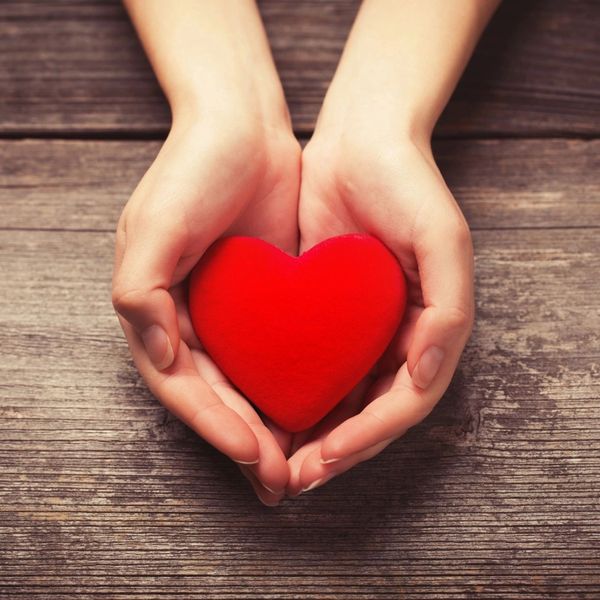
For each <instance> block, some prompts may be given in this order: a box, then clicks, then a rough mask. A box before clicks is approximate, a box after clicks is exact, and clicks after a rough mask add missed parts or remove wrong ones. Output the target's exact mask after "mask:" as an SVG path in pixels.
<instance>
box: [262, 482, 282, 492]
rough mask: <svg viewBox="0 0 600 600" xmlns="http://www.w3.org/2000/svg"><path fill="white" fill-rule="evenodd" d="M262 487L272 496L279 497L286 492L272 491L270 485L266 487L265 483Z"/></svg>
mask: <svg viewBox="0 0 600 600" xmlns="http://www.w3.org/2000/svg"><path fill="white" fill-rule="evenodd" d="M262 486H263V487H264V488H265V490H267V492H271V494H277V495H279V494H282V493H283V492H284V490H279V491H276V490H272V489H271V488H270V487H269V486H268V485H266V484H265V483H263V484H262Z"/></svg>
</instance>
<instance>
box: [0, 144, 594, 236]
mask: <svg viewBox="0 0 600 600" xmlns="http://www.w3.org/2000/svg"><path fill="white" fill-rule="evenodd" d="M159 148H160V142H147V141H146V142H144V141H107V142H104V143H102V144H98V143H96V142H94V141H64V140H54V141H39V140H24V141H5V142H0V165H2V170H3V172H4V174H0V195H1V196H2V203H0V226H2V227H5V228H11V229H14V228H17V229H18V228H36V229H68V230H73V229H75V230H81V229H83V230H85V229H90V230H101V231H112V230H113V229H114V227H115V226H116V222H117V219H118V217H119V213H120V212H121V209H122V207H123V204H124V203H125V201H126V200H127V198H128V196H129V194H130V193H131V192H132V191H133V189H134V187H135V185H136V184H137V182H138V181H139V179H140V178H141V176H142V175H143V173H144V171H145V170H146V169H147V168H148V167H149V166H150V164H151V162H152V160H153V158H154V157H155V156H156V154H157V153H158V150H159ZM434 148H435V152H436V157H437V159H438V161H439V164H440V167H441V169H442V172H443V173H444V175H445V176H446V179H447V182H448V184H449V185H450V187H451V188H452V190H453V192H454V194H455V196H456V197H457V199H458V200H459V202H460V204H461V206H462V209H463V211H464V213H465V215H466V216H467V219H468V221H469V223H470V225H471V228H472V229H495V228H510V227H529V228H538V227H563V226H565V224H566V225H568V226H569V227H589V226H593V227H600V205H599V202H598V198H599V196H600V177H599V176H598V173H599V172H600V140H564V139H553V140H539V139H538V140H443V141H438V142H437V143H436V144H435V146H434Z"/></svg>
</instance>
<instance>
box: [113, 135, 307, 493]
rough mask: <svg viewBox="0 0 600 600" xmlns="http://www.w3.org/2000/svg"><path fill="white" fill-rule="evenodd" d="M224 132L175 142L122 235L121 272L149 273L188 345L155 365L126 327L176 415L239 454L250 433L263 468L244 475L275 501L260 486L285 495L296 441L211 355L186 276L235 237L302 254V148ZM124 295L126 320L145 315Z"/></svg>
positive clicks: (126, 218) (147, 181)
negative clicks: (199, 332) (194, 318)
mask: <svg viewBox="0 0 600 600" xmlns="http://www.w3.org/2000/svg"><path fill="white" fill-rule="evenodd" d="M220 134H221V135H219V136H216V135H211V134H210V132H206V131H204V130H202V129H201V130H200V131H197V132H190V131H186V132H184V133H178V132H175V133H174V134H172V135H171V136H169V139H168V140H167V141H166V142H165V144H164V146H163V148H162V149H161V152H160V153H159V155H158V157H157V158H156V160H155V162H154V163H153V164H152V166H151V167H150V169H149V170H148V172H147V173H146V175H145V176H144V178H143V179H142V181H141V182H140V184H139V185H138V187H137V189H136V190H135V192H134V194H133V195H132V198H131V199H130V201H129V202H128V204H127V206H126V208H125V210H124V211H123V215H122V218H121V220H120V223H119V229H118V232H117V238H118V240H117V255H116V271H117V272H118V273H119V274H120V275H121V276H123V274H124V273H125V274H127V273H140V272H143V273H145V278H146V280H145V281H144V282H143V285H144V286H145V287H148V288H150V289H153V288H154V289H158V290H161V289H162V290H167V291H166V292H164V291H163V292H162V294H168V296H164V297H163V300H162V301H161V303H162V306H164V307H165V308H166V307H168V306H169V305H170V306H171V307H174V309H175V312H176V319H177V322H176V326H177V329H178V331H179V336H178V337H179V347H178V350H177V354H176V357H175V361H174V362H173V364H172V365H171V367H169V369H167V370H166V371H164V372H159V371H156V370H155V369H154V368H152V365H151V364H150V362H149V360H148V356H147V354H146V353H145V352H144V349H143V346H142V345H141V342H140V340H139V337H138V336H137V335H136V333H135V331H134V329H133V327H132V326H131V324H130V323H129V322H128V321H127V320H126V319H124V318H123V317H122V316H121V317H120V320H121V324H122V326H123V328H124V330H125V333H126V335H127V338H128V342H129V345H130V348H131V350H132V354H133V357H134V361H135V362H136V365H137V366H138V369H139V370H140V372H141V373H142V375H143V376H144V378H145V379H146V381H147V383H148V385H149V387H150V388H151V389H152V391H153V392H154V393H155V395H156V396H157V397H158V398H159V399H160V400H161V402H163V404H164V405H165V406H166V407H167V408H169V410H171V411H172V412H173V413H174V414H176V415H177V416H179V417H180V418H181V419H182V420H184V421H185V422H186V423H188V425H190V426H191V427H192V428H194V429H195V430H196V431H197V432H198V433H199V434H200V435H202V437H204V438H205V439H206V440H207V441H208V442H210V443H211V444H213V445H215V446H216V447H217V448H219V449H220V450H222V451H223V452H225V453H226V454H228V455H230V456H231V455H233V456H244V455H247V454H248V452H249V447H248V446H246V445H245V444H247V443H249V442H250V441H253V438H252V440H251V439H250V437H249V435H250V433H249V431H248V427H249V428H250V430H251V431H252V433H253V434H254V436H255V438H256V441H257V442H258V446H259V453H260V462H259V464H257V465H256V466H253V467H246V466H241V468H242V471H243V472H244V474H245V475H246V476H247V477H249V478H251V480H252V483H253V485H254V487H255V489H256V491H257V493H258V494H259V495H260V496H261V497H262V498H263V499H265V495H266V500H267V501H269V500H272V498H269V493H268V492H267V491H266V490H264V489H263V488H262V486H261V485H260V483H257V481H260V482H261V483H262V484H265V485H269V486H271V487H272V488H277V489H281V488H282V487H283V486H284V485H285V483H286V482H287V478H288V468H287V464H286V457H285V453H286V452H287V451H288V449H289V443H290V436H289V435H287V434H285V433H284V432H282V431H281V430H279V429H278V428H277V427H275V426H274V425H273V424H271V423H269V422H268V421H266V420H265V421H263V420H262V419H261V418H260V416H259V415H258V414H257V412H256V411H255V410H254V409H253V408H252V406H251V405H250V403H249V402H248V401H247V400H246V399H245V398H244V397H243V396H242V395H241V394H240V393H239V392H237V391H236V390H235V389H234V387H233V386H232V385H231V384H230V383H229V382H228V381H227V378H226V377H225V376H224V375H223V374H222V373H221V372H220V371H219V369H218V368H217V366H216V365H215V364H214V362H213V361H212V360H211V359H210V358H209V357H208V355H207V354H206V353H205V352H204V351H203V349H202V346H201V344H200V341H199V340H198V338H197V337H196V335H195V334H194V331H193V328H192V325H191V321H190V317H189V313H188V309H187V301H186V300H187V298H186V291H185V290H186V278H187V276H188V274H189V272H190V271H191V269H192V268H193V266H194V265H195V264H196V263H197V262H198V260H199V259H200V258H201V257H202V255H203V253H204V252H205V251H206V249H207V248H208V247H209V246H210V245H211V244H212V243H213V242H214V241H215V240H216V239H218V238H220V237H223V236H227V235H249V236H254V237H260V238H263V239H265V240H267V241H269V242H270V243H273V244H275V245H277V246H279V247H280V248H282V249H283V250H285V251H287V252H290V253H295V252H296V251H297V244H298V240H297V233H298V228H297V198H298V187H299V181H298V179H299V159H300V157H299V148H298V146H297V143H296V142H295V140H293V138H287V137H286V138H283V137H282V138H270V139H269V140H268V143H267V141H266V140H263V141H264V144H263V143H262V141H261V145H260V146H257V145H256V144H247V148H246V147H245V144H244V140H243V139H240V138H239V137H238V136H237V135H233V136H227V135H223V132H220ZM149 244H152V245H149ZM136 245H137V246H142V245H143V246H144V247H145V249H149V252H150V253H151V254H152V256H151V258H154V259H155V264H154V265H152V261H151V264H150V265H149V264H148V262H147V260H148V251H146V252H145V253H143V252H142V251H138V252H135V251H132V250H135V249H136ZM125 249H127V252H125ZM128 257H129V258H128ZM138 257H139V258H138ZM135 261H137V263H136V262H135ZM141 261H145V262H141ZM152 266H154V268H152ZM117 288H118V285H117ZM113 291H114V289H113ZM158 293H161V292H158ZM116 295H117V299H118V302H117V306H118V307H119V312H120V313H121V315H124V316H127V312H128V311H129V312H133V310H132V309H134V308H135V309H136V310H137V311H139V308H138V307H137V306H135V307H130V306H129V305H128V303H129V298H130V297H131V295H129V296H128V294H127V293H125V294H123V293H118V292H117V294H116ZM163 310H164V309H163ZM171 310H173V309H171ZM208 386H209V387H208ZM217 399H218V400H217ZM233 413H235V414H236V415H238V417H236V416H235V415H234V414H233ZM239 417H241V419H242V421H243V423H242V421H240V419H239ZM244 423H245V424H246V425H244ZM246 426H247V427H246Z"/></svg>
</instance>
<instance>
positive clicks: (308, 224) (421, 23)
mask: <svg viewBox="0 0 600 600" xmlns="http://www.w3.org/2000/svg"><path fill="white" fill-rule="evenodd" d="M497 5H498V2H496V1H495V0H483V1H482V0H454V1H453V2H446V1H445V0H428V1H427V2H412V1H409V0H406V1H399V0H366V1H365V2H363V4H362V6H361V9H360V11H359V14H358V16H357V19H356V21H355V23H354V26H353V29H352V32H351V34H350V37H349V39H348V42H347V44H346V47H345V49H344V53H343V56H342V59H341V61H340V64H339V67H338V69H337V72H336V74H335V77H334V79H333V81H332V84H331V86H330V88H329V90H328V93H327V96H326V98H325V101H324V104H323V108H322V110H321V113H320V115H319V119H318V122H317V126H316V129H315V133H314V135H313V137H312V139H311V141H310V142H309V144H308V145H307V146H306V148H305V150H304V153H303V160H302V183H301V192H300V204H299V213H298V218H299V227H300V233H301V240H300V251H301V252H302V251H303V250H304V249H306V248H309V247H311V246H313V245H314V244H316V243H318V242H320V241H321V240H323V239H326V238H328V237H331V236H334V235H339V234H342V233H346V232H349V231H362V232H366V233H370V234H372V235H375V236H376V237H378V238H379V239H381V240H382V241H383V242H384V243H385V244H386V245H387V246H388V248H390V250H392V252H394V254H395V255H396V257H397V258H398V260H399V262H400V264H401V265H402V267H403V269H404V272H405V274H406V276H407V279H408V289H409V290H410V295H409V300H408V306H407V311H406V316H405V318H404V320H403V323H402V324H401V327H400V329H399V333H398V335H397V336H396V339H395V340H394V341H393V342H392V344H391V345H390V347H389V348H388V350H387V352H386V353H385V354H384V356H383V357H382V359H381V360H380V361H379V363H378V365H377V366H376V368H375V370H374V372H373V373H372V374H371V375H370V376H369V377H368V378H366V379H365V380H364V381H363V382H361V384H360V385H359V386H358V387H357V388H356V389H355V390H354V391H353V393H351V394H350V395H349V396H348V397H347V398H346V399H345V400H344V401H343V402H342V403H341V404H340V405H339V406H338V407H337V408H336V410H334V411H333V412H332V413H331V414H330V415H328V417H327V418H326V419H325V420H324V421H323V422H321V423H320V424H318V425H317V426H316V428H315V429H314V430H313V431H310V432H306V433H305V435H304V439H303V440H302V442H303V443H301V444H298V440H295V442H296V445H297V446H299V447H297V449H296V451H295V453H294V454H293V455H292V456H291V457H290V459H289V461H288V462H289V465H290V480H289V483H288V487H287V493H288V494H289V495H291V496H294V495H297V494H298V493H300V492H301V491H307V490H308V489H314V488H316V487H318V486H319V485H322V484H323V483H325V482H326V481H329V480H330V479H331V478H332V477H334V476H336V475H339V474H340V473H343V472H344V471H346V470H348V469H350V468H351V467H353V466H354V465H356V464H358V463H360V462H362V461H364V460H367V459H369V458H371V457H373V456H375V455H376V454H378V453H379V452H380V451H381V450H382V449H383V448H385V447H386V446H387V445H388V444H390V443H391V442H392V441H394V440H395V439H397V438H398V437H400V436H402V435H403V434H404V433H405V432H406V430H407V429H409V428H410V427H412V426H414V425H416V424H417V423H419V422H420V421H421V420H422V419H423V418H425V417H426V416H427V415H428V414H429V412H430V411H431V410H432V409H433V407H434V406H435V405H436V403H437V402H438V401H439V399H440V398H441V396H442V395H443V393H444V392H445V390H446V388H447V387H448V385H449V383H450V381H451V379H452V375H453V373H454V371H455V369H456V366H457V364H458V361H459V358H460V354H461V353H462V350H463V348H464V346H465V343H466V341H467V339H468V337H469V335H470V332H471V328H472V323H473V315H474V290H473V248H472V244H471V236H470V233H469V228H468V225H467V223H466V221H465V219H464V217H463V215H462V213H461V211H460V209H459V207H458V205H457V203H456V201H455V200H454V198H453V196H452V194H451V192H450V191H449V189H448V187H447V186H446V184H445V183H444V179H443V177H442V175H441V173H440V171H439V169H438V168H437V166H436V164H435V160H434V158H433V154H432V152H431V134H432V131H433V128H434V125H435V123H436V121H437V119H438V117H439V115H440V113H441V112H442V110H443V108H444V106H445V105H446V103H447V102H448V99H449V98H450V94H451V93H452V91H453V89H454V87H455V85H456V83H457V81H458V79H459V77H460V75H461V73H462V71H463V69H464V66H465V65H466V63H467V61H468V58H469V57H470V55H471V53H472V51H473V49H474V47H475V44H476V42H477V39H478V38H479V36H480V34H481V32H482V30H483V28H484V26H485V24H486V23H487V22H488V20H489V19H490V17H491V15H492V14H493V12H494V10H495V8H496V7H497Z"/></svg>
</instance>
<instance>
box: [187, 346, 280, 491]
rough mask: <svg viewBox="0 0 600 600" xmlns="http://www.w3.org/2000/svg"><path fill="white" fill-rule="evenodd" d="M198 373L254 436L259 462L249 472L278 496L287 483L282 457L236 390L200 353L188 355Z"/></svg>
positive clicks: (278, 447) (245, 400) (270, 435)
mask: <svg viewBox="0 0 600 600" xmlns="http://www.w3.org/2000/svg"><path fill="white" fill-rule="evenodd" d="M192 357H193V359H194V363H195V365H196V368H197V369H198V373H199V374H200V376H201V377H202V378H203V379H204V381H206V382H207V383H208V384H209V385H210V386H211V387H212V389H213V390H214V392H215V393H216V394H218V396H219V398H221V400H222V401H223V403H224V404H225V405H226V406H228V407H229V408H231V409H232V410H234V411H235V412H236V413H237V414H238V415H239V416H240V417H241V418H242V419H243V420H244V421H245V422H246V423H247V424H248V426H249V427H250V429H251V430H252V431H253V432H254V435H255V436H256V439H257V441H258V446H259V461H258V463H257V464H255V465H252V466H251V470H252V472H253V473H254V475H255V477H256V478H257V479H258V480H259V481H260V483H261V484H262V485H263V486H264V487H265V488H266V489H267V490H268V491H270V492H272V493H274V494H282V493H283V492H284V490H285V486H286V485H287V482H288V479H289V468H288V463H287V459H286V457H285V454H284V453H283V451H282V449H281V447H280V446H279V444H278V443H277V440H276V439H275V438H274V437H273V434H272V433H271V432H270V431H269V429H268V428H267V427H266V426H265V424H264V423H263V421H262V419H261V418H260V416H259V414H258V413H257V412H256V410H254V408H253V407H252V406H251V405H250V403H249V402H248V400H247V399H246V398H244V396H243V395H242V394H241V393H240V392H239V391H238V390H236V389H235V388H234V387H233V385H232V384H231V382H230V381H229V380H228V379H227V378H226V377H225V375H224V374H223V373H222V371H221V370H220V369H219V368H218V367H217V365H216V364H215V363H214V362H213V361H212V360H211V359H210V358H209V357H208V355H207V354H205V353H204V352H199V351H195V350H193V351H192Z"/></svg>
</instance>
